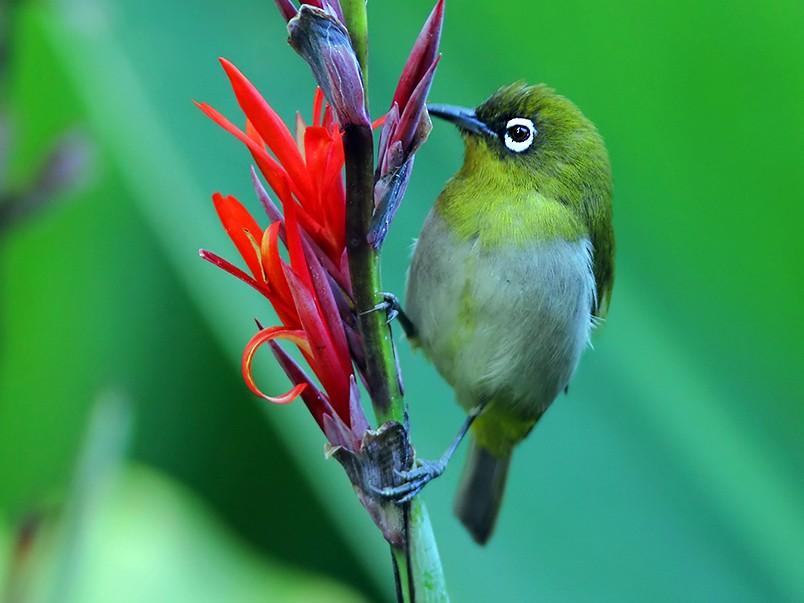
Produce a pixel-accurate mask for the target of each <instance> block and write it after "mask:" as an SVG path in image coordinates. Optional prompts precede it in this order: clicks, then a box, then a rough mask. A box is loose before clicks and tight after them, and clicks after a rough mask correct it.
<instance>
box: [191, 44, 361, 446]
mask: <svg viewBox="0 0 804 603" xmlns="http://www.w3.org/2000/svg"><path fill="white" fill-rule="evenodd" d="M221 62H222V64H223V67H224V69H225V70H226V73H227V75H228V76H229V79H230V81H231V83H232V87H233V89H234V92H235V96H236V97H237V100H238V103H239V104H240V107H241V108H242V110H243V112H244V113H245V115H246V118H247V121H246V127H245V131H243V130H240V129H239V128H237V127H236V126H234V125H233V124H232V123H231V122H230V121H229V120H227V119H226V118H225V117H223V116H222V115H221V114H220V113H218V112H217V111H215V110H214V109H213V108H211V107H209V106H208V105H206V104H198V106H199V107H200V108H201V109H202V110H203V111H204V113H206V114H207V115H208V116H209V117H211V118H212V119H213V120H214V121H215V122H216V123H218V124H219V125H221V126H222V127H223V128H224V129H226V130H227V131H229V132H230V133H232V134H233V135H234V136H236V137H237V138H238V139H239V140H241V141H242V142H243V143H244V144H245V145H246V146H247V147H248V149H249V150H250V151H251V154H252V156H253V157H254V160H255V162H256V163H257V166H258V167H259V168H260V171H261V173H262V175H263V176H264V177H265V179H266V181H267V182H268V184H269V185H270V187H271V189H273V191H274V192H275V193H276V195H277V196H278V198H279V201H280V203H281V206H282V212H281V213H280V211H279V209H278V208H277V207H276V205H275V204H274V203H273V202H272V201H271V199H270V198H269V196H268V194H267V193H266V191H265V189H264V188H263V187H262V184H261V183H260V181H259V179H258V178H257V176H256V174H254V183H255V187H256V189H257V193H258V196H259V198H260V200H261V202H262V204H263V207H264V208H265V210H266V213H267V214H268V218H269V219H270V222H271V223H270V225H269V226H268V227H267V228H265V229H263V228H261V227H260V226H259V224H258V223H257V221H256V220H255V219H254V218H253V217H252V215H251V214H250V213H249V212H248V210H246V208H245V207H243V205H242V204H241V203H240V202H239V201H238V200H237V199H235V198H234V197H232V196H227V197H224V196H222V195H221V194H220V193H216V194H215V195H213V202H214V204H215V209H216V211H217V213H218V216H219V218H220V220H221V222H222V224H223V226H224V228H225V229H226V232H227V234H228V235H229V237H230V238H231V240H232V242H233V243H234V244H235V246H236V247H237V249H238V251H239V252H240V255H241V256H242V258H243V260H244V261H245V263H246V266H247V267H248V271H249V273H250V274H249V273H247V272H244V271H243V270H241V269H239V268H237V267H236V266H234V265H232V264H231V263H229V262H227V261H226V260H224V259H222V258H221V257H219V256H217V255H215V254H213V253H210V252H208V251H205V250H202V251H201V256H202V257H204V258H205V259H207V260H209V261H210V262H212V263H213V264H215V265H217V266H219V267H221V268H223V269H224V270H226V271H227V272H229V273H230V274H233V275H234V276H236V277H238V278H240V279H241V280H243V281H245V282H247V283H248V284H250V285H251V286H252V287H254V288H255V289H256V290H257V291H259V292H260V293H262V294H263V295H264V296H265V297H266V298H267V299H268V300H269V301H270V302H271V304H272V305H273V307H274V309H275V310H276V313H277V315H278V316H279V319H280V321H281V322H282V326H276V327H269V328H261V329H260V331H259V332H258V333H257V334H256V335H255V336H254V337H253V338H252V339H251V341H249V342H248V344H247V345H246V348H245V350H244V352H243V359H242V370H243V377H244V379H245V381H246V383H247V385H248V387H249V388H250V389H251V390H252V391H253V392H254V393H255V394H257V395H259V396H262V397H263V398H265V399H267V400H269V401H271V402H274V403H278V404H285V403H288V402H290V401H292V400H294V399H295V398H296V397H298V396H301V398H302V399H303V400H304V402H305V404H306V405H307V407H308V409H309V410H310V412H311V414H312V415H313V417H314V418H315V420H316V422H317V423H318V425H319V426H320V427H321V429H322V431H324V433H325V435H326V436H327V438H328V439H329V441H330V442H331V443H332V444H334V445H338V446H343V447H345V448H348V449H350V450H353V451H357V450H359V447H360V442H361V439H362V437H363V434H364V433H365V431H366V430H367V429H368V422H367V420H366V418H365V415H364V414H363V411H362V409H361V407H360V403H359V394H358V389H357V386H356V382H355V373H354V370H353V365H352V355H353V354H355V356H356V357H357V359H358V361H359V358H360V350H359V344H358V338H357V335H356V334H355V332H354V329H353V325H354V315H353V310H352V309H351V299H350V290H351V286H350V281H349V273H348V265H347V262H346V243H345V210H346V199H345V194H344V189H343V180H342V168H343V162H344V156H343V146H342V144H341V134H340V132H339V131H338V129H337V127H336V125H335V122H334V118H333V115H332V111H331V109H330V108H329V107H328V106H326V103H325V102H324V98H323V95H322V94H321V92H320V91H317V92H316V96H315V100H314V103H313V121H312V125H311V126H307V125H305V124H304V122H303V121H302V120H301V118H298V119H297V128H296V129H297V132H296V138H295V139H294V137H293V135H292V134H291V133H290V131H289V130H288V128H287V127H286V126H285V124H284V123H283V122H282V121H281V120H280V119H279V117H278V116H277V114H276V113H275V112H274V110H273V109H272V108H271V107H270V105H268V103H267V102H266V101H265V100H264V99H263V98H262V96H260V94H259V93H258V92H257V90H256V89H255V88H254V86H253V85H252V84H251V82H249V81H248V80H247V79H246V78H245V77H244V76H243V75H242V74H241V73H240V72H239V71H238V70H237V69H236V68H235V67H234V65H232V64H231V63H229V62H228V61H225V60H223V59H221ZM269 150H270V153H269ZM280 242H281V243H282V244H283V245H284V247H285V248H286V249H287V257H288V259H289V262H287V261H285V260H284V259H283V257H282V255H281V254H280V250H279V244H280ZM278 339H285V340H287V341H290V342H292V343H294V344H296V346H297V347H298V348H299V350H300V351H301V354H302V356H303V357H304V359H305V361H306V362H307V364H308V365H309V366H310V368H311V369H312V371H313V373H314V374H315V377H316V378H317V380H318V382H319V383H320V385H321V387H320V388H319V387H318V386H317V385H316V384H315V382H314V381H313V380H312V379H311V378H310V376H309V375H308V374H307V373H306V372H305V371H304V369H302V367H301V366H299V365H298V364H297V363H296V362H295V361H294V360H293V359H292V358H291V357H290V356H289V355H288V354H287V353H286V352H285V351H284V350H283V349H282V348H281V347H279V345H277V343H276V340H278ZM265 343H268V344H269V345H270V347H271V349H272V351H273V352H274V354H275V356H276V357H277V359H278V360H279V363H280V365H281V366H282V368H283V369H284V370H285V372H286V373H287V375H288V377H289V378H290V379H291V381H292V382H293V383H294V387H293V388H292V389H291V390H290V391H289V392H287V393H286V394H284V395H282V396H267V395H265V394H264V393H262V392H261V391H260V389H259V388H258V387H257V385H256V383H255V382H254V378H253V376H252V362H253V358H254V353H255V352H256V351H257V349H258V348H259V347H260V346H262V345H263V344H265Z"/></svg>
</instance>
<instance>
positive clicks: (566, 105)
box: [397, 82, 615, 544]
mask: <svg viewBox="0 0 804 603" xmlns="http://www.w3.org/2000/svg"><path fill="white" fill-rule="evenodd" d="M428 112H429V114H430V115H432V116H435V117H438V118H442V119H444V120H446V121H448V122H452V124H454V125H455V126H457V128H458V130H459V131H460V133H461V135H462V137H463V141H464V146H465V148H464V161H463V165H462V167H461V168H460V169H459V171H458V172H457V173H456V174H455V175H454V176H453V177H452V178H451V179H450V180H449V181H448V182H447V183H446V185H445V187H444V189H443V191H442V192H441V194H440V195H439V196H438V198H437V199H436V201H435V203H434V205H433V207H432V209H431V210H430V213H429V215H428V216H427V218H426V220H425V222H424V225H423V227H422V229H421V233H420V234H419V237H418V239H417V241H416V243H415V250H414V253H413V259H412V262H411V265H410V269H409V271H408V277H407V290H406V296H405V303H404V306H403V307H404V315H405V316H404V318H405V322H406V323H407V326H406V331H407V332H408V335H409V337H410V338H411V341H412V342H413V344H414V347H417V348H421V349H422V350H423V351H424V352H425V354H426V356H427V357H428V358H429V359H430V360H431V361H432V363H433V364H434V365H435V367H436V369H437V370H438V372H439V373H440V374H441V376H442V377H443V378H444V379H445V381H446V382H447V383H449V384H450V385H451V386H452V388H453V389H454V392H455V397H456V400H457V402H458V404H459V405H460V406H461V407H462V408H463V409H464V410H465V411H466V412H467V413H468V419H467V423H466V425H465V427H464V428H463V429H462V432H461V433H459V436H458V438H456V441H455V442H454V443H453V446H451V447H450V449H449V450H448V451H447V453H445V455H444V457H442V459H440V462H435V463H426V462H425V463H422V464H420V466H419V467H418V468H417V469H414V470H413V471H412V472H411V473H410V474H409V475H408V478H409V481H410V482H411V484H413V485H412V486H410V485H409V486H408V487H407V489H404V488H403V489H402V490H401V491H398V493H403V494H404V493H405V492H407V495H408V498H409V497H410V495H412V494H415V493H416V492H417V491H418V489H419V488H420V487H421V486H422V485H423V484H424V483H426V482H427V481H429V479H431V478H432V477H436V476H437V475H439V474H440V473H441V472H442V471H443V469H444V467H445V466H446V462H447V461H448V460H449V457H450V456H452V453H453V452H454V450H455V447H456V446H457V444H458V443H459V441H460V439H461V438H462V437H463V434H464V433H465V432H466V430H467V429H468V431H469V433H470V436H471V445H470V450H469V452H468V456H467V460H466V463H465V467H464V470H463V474H462V477H461V480H460V484H459V488H458V491H457V495H456V498H455V504H454V511H455V513H456V515H457V516H458V518H459V519H460V520H461V522H462V523H463V524H464V526H465V527H466V528H467V529H468V531H469V533H470V535H471V536H472V537H473V538H474V540H475V541H477V542H478V543H480V544H485V543H486V542H487V541H488V539H489V538H490V536H491V534H492V531H493V529H494V526H495V523H496V519H497V517H498V514H499V511H500V507H501V504H502V500H503V492H504V489H505V485H506V481H507V477H508V472H509V466H510V462H511V455H512V453H513V451H514V449H515V447H516V446H517V444H519V443H520V442H521V441H522V440H523V439H524V438H525V437H526V436H528V434H529V433H530V432H531V431H532V429H533V428H534V426H535V425H536V423H537V422H538V421H539V419H540V418H541V417H542V415H543V414H544V413H545V411H546V410H547V409H548V407H549V406H550V405H551V404H552V403H553V401H554V400H555V399H556V398H557V397H558V396H559V395H560V394H562V392H565V391H566V390H567V389H568V384H569V381H570V379H571V378H572V376H573V373H574V372H575V369H576V367H577V365H578V361H579V358H580V356H581V352H582V351H583V350H584V348H586V347H587V346H588V345H589V342H590V336H591V333H592V330H593V328H594V327H595V326H596V324H597V323H599V322H600V321H602V320H603V318H604V317H605V315H606V312H607V310H608V306H609V301H610V298H611V292H612V287H613V282H614V252H615V241H614V229H613V224H612V176H611V168H610V162H609V156H608V152H607V150H606V147H605V145H604V142H603V139H602V138H601V136H600V134H599V133H598V131H597V129H596V127H595V126H594V125H593V124H592V122H591V121H589V120H588V119H587V118H586V117H585V116H584V115H583V114H582V113H581V111H580V110H579V109H578V108H577V107H576V105H575V104H574V103H572V102H571V101H570V100H568V99H567V98H565V97H563V96H561V95H559V94H557V93H556V92H555V91H554V90H553V89H552V88H550V87H549V86H547V85H545V84H538V85H527V84H526V83H524V82H516V83H513V84H511V85H508V86H504V87H502V88H500V89H499V90H497V91H496V92H494V93H493V94H492V95H491V96H490V97H489V98H488V99H487V100H486V101H485V102H483V103H482V104H480V105H479V106H477V107H476V108H474V109H469V108H464V107H458V106H453V105H436V104H430V105H429V106H428ZM397 490H398V489H397Z"/></svg>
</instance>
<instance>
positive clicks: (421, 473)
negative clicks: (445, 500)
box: [374, 405, 483, 504]
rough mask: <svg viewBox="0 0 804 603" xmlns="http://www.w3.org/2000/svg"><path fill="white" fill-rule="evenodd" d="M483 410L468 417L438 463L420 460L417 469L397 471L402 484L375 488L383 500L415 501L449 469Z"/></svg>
mask: <svg viewBox="0 0 804 603" xmlns="http://www.w3.org/2000/svg"><path fill="white" fill-rule="evenodd" d="M482 410H483V406H482V405H481V406H478V407H476V408H475V409H474V410H472V412H471V413H469V416H468V417H466V421H464V423H463V425H461V428H460V430H459V431H458V435H456V436H455V439H454V440H453V441H452V443H451V444H450V445H449V447H448V448H447V450H446V451H445V452H444V454H442V455H441V458H439V459H438V460H436V461H428V460H424V459H421V460H418V461H417V467H416V468H414V469H411V470H410V471H404V472H399V471H397V475H398V476H399V477H400V478H401V479H402V483H401V484H399V485H398V486H394V487H388V488H375V489H374V491H375V492H376V493H377V494H379V495H380V496H382V497H383V498H387V499H388V500H393V501H394V502H396V503H397V504H402V503H406V502H408V501H410V500H411V499H413V497H414V496H416V495H417V494H418V493H419V492H420V491H421V489H422V488H424V487H425V486H426V485H427V484H428V482H430V481H432V480H434V479H435V478H437V477H438V476H439V475H441V474H442V473H444V469H446V468H447V464H448V463H449V460H450V459H451V458H452V455H453V454H455V450H457V448H458V445H459V444H460V443H461V441H462V440H463V438H464V436H465V435H466V432H467V431H469V428H470V427H471V426H472V423H473V422H474V420H475V419H476V418H477V417H478V415H479V414H480V413H481V411H482Z"/></svg>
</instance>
